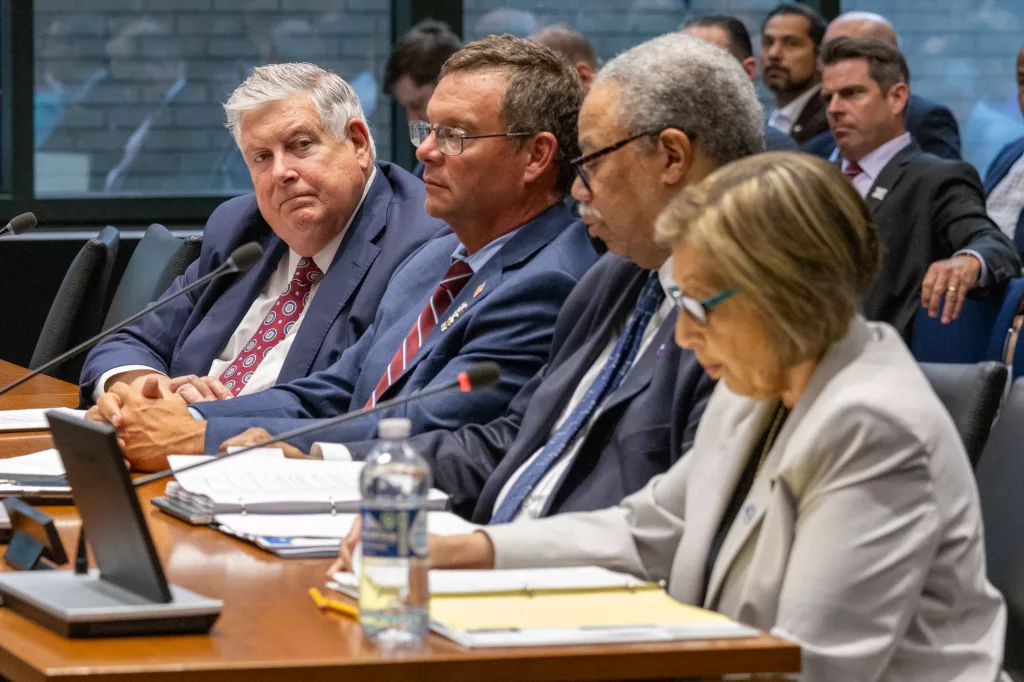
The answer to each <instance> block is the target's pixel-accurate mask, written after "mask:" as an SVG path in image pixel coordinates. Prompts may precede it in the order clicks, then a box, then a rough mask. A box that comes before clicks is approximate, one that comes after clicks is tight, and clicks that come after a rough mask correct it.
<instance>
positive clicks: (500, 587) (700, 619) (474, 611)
mask: <svg viewBox="0 0 1024 682" xmlns="http://www.w3.org/2000/svg"><path fill="white" fill-rule="evenodd" d="M334 579H335V583H334V584H331V585H330V586H332V587H333V586H337V587H338V588H340V589H341V590H342V591H343V592H346V593H348V594H350V595H357V594H358V578H357V577H356V576H354V575H353V574H351V573H337V574H335V576H334ZM429 581H430V594H431V598H430V619H431V628H432V629H433V630H434V631H435V632H437V633H439V634H442V635H444V636H445V637H448V638H449V639H452V640H454V641H455V642H457V643H459V644H461V645H463V646H467V647H499V646H543V645H554V644H597V643H607V642H646V641H663V640H672V639H710V638H721V637H749V636H752V635H755V634H756V631H755V630H753V629H752V628H748V627H746V626H744V625H740V624H739V623H736V622H734V621H732V620H730V619H729V618H728V617H726V616H723V615H721V614H718V613H714V612H712V611H706V610H704V609H701V608H698V607H695V606H689V605H686V604H681V603H679V602H677V601H675V600H674V599H672V598H671V597H670V596H668V594H666V593H665V591H664V590H663V589H662V588H661V586H660V585H657V584H654V583H646V582H643V581H641V580H638V579H636V578H634V577H632V576H628V575H624V574H621V573H614V572H612V571H608V570H605V569H603V568H599V567H596V566H584V567H576V568H548V569H521V570H505V571H440V570H434V571H431V572H430V576H429Z"/></svg>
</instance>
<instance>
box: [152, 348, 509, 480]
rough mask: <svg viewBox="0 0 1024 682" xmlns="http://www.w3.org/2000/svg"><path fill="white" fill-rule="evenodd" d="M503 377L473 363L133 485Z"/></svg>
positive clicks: (494, 367) (492, 368)
mask: <svg viewBox="0 0 1024 682" xmlns="http://www.w3.org/2000/svg"><path fill="white" fill-rule="evenodd" d="M500 378H501V369H500V368H499V367H498V363H496V362H478V363H477V364H475V365H472V366H470V367H469V368H468V369H467V370H466V371H464V372H459V376H458V378H456V379H455V380H454V381H449V382H448V383H445V384H441V385H440V386H435V387H434V388H428V389H426V390H423V391H419V392H417V393H411V394H409V395H403V396H398V397H397V398H391V399H390V400H382V401H380V402H379V403H377V404H376V405H374V406H373V407H364V408H363V409H361V410H356V411H355V412H346V413H345V414H339V415H337V416H335V417H331V418H329V419H317V420H315V421H313V422H312V423H311V424H307V425H305V426H300V427H299V428H297V429H292V430H291V431H286V432H285V433H282V434H281V435H279V436H274V437H273V438H269V439H267V440H265V441H263V442H261V443H256V444H255V445H247V446H246V447H244V448H241V449H240V450H235V451H234V452H228V453H224V454H222V455H216V456H215V457H214V458H213V459H208V460H205V461H203V462H196V463H195V464H189V465H188V466H184V467H182V468H180V469H178V470H177V471H175V470H174V469H170V468H168V469H164V470H163V471H158V472H156V473H153V474H147V475H146V476H140V477H139V478H136V479H135V481H134V485H135V487H136V488H138V487H139V486H143V485H146V484H147V483H152V482H153V481H159V480H160V479H162V478H167V477H168V476H173V475H175V474H180V473H182V472H183V471H189V470H191V469H198V468H199V467H202V466H206V465H207V464H212V463H213V462H219V461H221V460H224V459H227V458H228V457H234V456H235V455H241V454H244V453H246V452H249V451H251V450H256V449H258V448H265V447H267V446H268V445H271V444H272V443H278V442H281V441H286V440H289V439H291V438H296V437H298V436H304V435H306V434H307V433H312V432H313V431H319V430H320V429H324V428H327V427H328V426H334V425H335V424H341V423H342V422H347V421H349V420H350V419H357V418H359V417H363V416H365V415H368V414H373V413H374V412H380V411H381V410H386V409H388V408H389V407H395V406H396V405H404V404H405V403H408V402H412V401H414V400H419V399H420V398H426V397H427V396H432V395H437V394H438V393H444V392H446V391H454V390H455V389H459V390H460V391H462V392H463V393H468V392H470V391H475V390H477V389H479V388H486V387H488V386H493V385H494V384H496V383H498V380H499V379H500Z"/></svg>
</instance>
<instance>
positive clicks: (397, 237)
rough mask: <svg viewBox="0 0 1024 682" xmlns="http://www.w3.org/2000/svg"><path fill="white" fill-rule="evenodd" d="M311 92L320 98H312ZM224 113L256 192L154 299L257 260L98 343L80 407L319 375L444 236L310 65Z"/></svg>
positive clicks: (224, 210) (259, 78) (420, 195)
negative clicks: (111, 395)
mask: <svg viewBox="0 0 1024 682" xmlns="http://www.w3.org/2000/svg"><path fill="white" fill-rule="evenodd" d="M317 90H319V91H321V92H328V93H332V94H330V95H320V96H319V99H314V96H313V93H314V91H317ZM268 93H269V95H268ZM225 108H226V110H227V113H228V120H229V122H230V123H231V124H232V132H233V134H234V136H235V139H236V142H237V143H238V146H239V148H240V149H241V150H242V155H243V157H244V158H245V162H246V164H247V165H248V166H249V171H250V175H251V177H252V181H253V186H254V187H255V188H256V191H255V193H253V194H247V195H244V196H241V197H236V198H234V199H230V200H228V201H227V202H225V203H224V204H222V205H221V206H219V207H218V208H217V210H216V211H214V212H213V214H212V215H211V216H210V219H209V221H208V222H207V224H206V229H205V231H204V238H203V248H202V251H201V253H200V256H199V259H198V260H197V261H195V262H194V263H192V265H191V266H189V268H188V270H186V272H185V274H184V275H182V276H181V277H180V278H178V280H177V281H175V282H174V283H173V284H172V285H171V287H170V288H169V289H168V290H167V293H166V294H165V295H167V294H172V293H174V292H175V291H179V290H180V289H182V288H183V287H185V286H187V285H189V284H191V283H192V282H194V281H196V280H197V279H198V278H200V277H202V276H204V275H206V274H208V273H210V272H212V271H213V270H214V269H216V268H217V267H218V266H220V265H221V264H222V263H223V262H224V260H225V259H226V258H227V257H228V255H229V254H230V253H231V251H232V250H234V249H235V248H237V247H238V246H240V245H242V244H244V243H247V242H249V241H257V242H259V243H260V244H261V246H262V247H263V257H262V258H261V259H260V261H259V262H258V263H256V265H255V266H253V268H252V269H250V270H249V271H248V272H247V273H244V274H239V275H228V276H225V277H221V278H219V279H216V280H214V281H212V282H210V283H209V284H207V285H206V286H205V287H203V288H200V289H198V290H196V291H193V292H192V293H191V294H188V295H185V296H182V297H180V298H178V299H177V300H176V301H175V302H174V303H171V304H170V305H168V306H165V307H164V308H162V309H160V310H158V311H155V312H153V313H151V314H150V315H148V316H146V317H144V318H143V319H141V320H140V321H139V322H137V323H135V324H133V325H131V326H129V327H127V328H126V329H123V330H121V331H119V332H117V333H116V334H113V335H112V336H110V337H109V338H108V339H106V340H105V341H104V342H103V343H101V344H99V345H98V346H96V347H95V348H94V349H93V350H92V351H91V352H90V353H89V356H88V358H87V359H86V362H85V366H84V367H83V370H82V376H81V380H80V384H81V389H80V390H81V400H82V403H83V404H89V403H92V402H94V401H95V400H98V399H99V397H100V396H101V395H102V394H103V393H104V391H106V390H107V389H109V388H110V387H111V386H113V385H114V384H115V383H117V382H124V383H128V384H133V385H135V387H136V388H139V387H141V385H142V383H143V382H144V381H145V378H146V377H147V376H153V375H155V376H159V377H160V383H161V385H162V388H163V390H165V391H167V392H173V391H177V390H180V391H181V392H182V394H183V396H184V397H185V398H186V399H188V400H190V401H191V400H195V399H199V398H201V397H202V396H209V395H214V394H215V395H218V396H220V397H226V396H228V395H239V394H241V393H251V392H255V391H259V390H262V389H264V388H268V387H270V386H273V385H274V384H276V383H284V382H288V381H291V380H293V379H298V378H301V377H304V376H306V375H308V374H310V373H312V372H316V371H319V370H322V369H325V368H326V367H329V366H330V365H331V364H332V363H334V362H335V361H336V360H337V359H338V357H339V356H340V355H341V353H342V351H344V350H345V349H346V348H348V347H349V346H351V345H352V344H354V343H355V342H356V341H357V340H358V339H359V337H360V336H362V334H363V332H365V331H366V329H367V328H368V327H369V326H370V324H371V323H372V322H373V318H374V315H375V314H376V312H377V305H378V304H379V303H380V299H381V296H383V294H384V289H385V288H386V286H387V283H388V280H389V279H390V278H391V275H392V273H393V272H394V270H395V268H396V267H397V266H398V264H399V263H401V262H402V261H403V260H405V258H406V257H407V256H408V255H409V254H410V253H412V252H413V251H414V250H415V249H416V248H418V247H419V246H420V245H422V244H423V243H424V242H426V241H427V240H428V239H429V238H431V237H432V236H434V235H435V234H437V233H438V232H440V231H443V230H444V229H445V228H444V223H443V222H441V221H439V220H437V219H435V218H431V217H430V216H428V215H427V213H426V211H425V210H424V207H423V202H424V190H423V185H422V184H421V183H420V182H419V181H418V180H416V179H415V178H414V177H412V176H411V175H410V174H408V173H406V172H405V171H403V170H402V169H400V168H398V167H397V166H393V165H391V164H389V163H386V162H378V161H376V160H375V155H376V154H375V151H374V145H373V140H372V138H371V137H370V132H369V129H368V127H367V123H366V121H365V119H364V116H363V112H362V108H361V107H360V105H359V100H358V98H357V97H356V95H355V92H353V91H352V89H351V88H350V87H349V86H348V84H347V83H345V81H343V80H342V79H341V78H339V77H338V76H336V75H334V74H332V73H329V72H327V71H324V70H322V69H320V68H318V67H314V66H311V65H302V64H278V65H273V66H265V67H260V68H258V69H256V70H255V71H254V73H253V75H252V76H250V77H249V78H248V79H247V80H246V81H245V82H244V83H243V84H242V85H241V86H239V88H238V89H237V90H236V91H235V93H234V94H233V95H232V97H231V99H229V100H228V103H227V104H226V105H225ZM324 115H327V116H329V117H330V118H328V119H327V121H329V122H327V121H325V119H324V118H323V116H324ZM299 280H301V281H299ZM292 284H294V285H295V286H296V287H298V286H302V287H305V294H304V296H303V297H299V298H296V297H295V296H292V297H291V298H289V294H287V293H286V294H282V293H281V292H282V291H284V290H286V289H288V288H289V287H290V286H292ZM293 293H294V292H293ZM271 316H273V319H271ZM268 320H269V322H268ZM266 336H270V340H269V341H268V340H265V338H264V337H266ZM257 337H259V338H257ZM250 343H251V344H252V347H251V348H250ZM271 350H273V351H274V352H273V353H271ZM257 351H259V352H258V354H256V352H257ZM254 354H256V355H254ZM250 356H252V360H249V358H250ZM200 377H202V378H200ZM175 379H177V380H175Z"/></svg>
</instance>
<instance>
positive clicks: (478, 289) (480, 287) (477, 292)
mask: <svg viewBox="0 0 1024 682" xmlns="http://www.w3.org/2000/svg"><path fill="white" fill-rule="evenodd" d="M485 286H487V280H486V279H485V280H484V281H483V283H481V284H480V286H478V287H477V288H476V291H474V292H473V298H476V297H477V296H479V295H480V292H482V291H483V290H484V287H485Z"/></svg>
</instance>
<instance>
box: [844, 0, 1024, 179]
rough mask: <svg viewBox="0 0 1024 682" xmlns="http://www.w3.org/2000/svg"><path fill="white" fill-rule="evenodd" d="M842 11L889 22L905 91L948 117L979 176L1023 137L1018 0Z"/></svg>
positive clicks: (849, 0)
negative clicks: (903, 61) (902, 60)
mask: <svg viewBox="0 0 1024 682" xmlns="http://www.w3.org/2000/svg"><path fill="white" fill-rule="evenodd" d="M842 10H843V11H844V12H847V11H851V10H863V11H867V12H877V13H878V14H882V15H884V16H886V17H888V18H889V20H891V21H892V22H893V25H894V26H895V27H896V30H897V32H898V33H899V35H900V41H901V48H902V50H903V53H904V54H905V55H906V57H907V64H908V65H909V66H910V90H911V92H913V93H914V94H917V95H920V96H922V97H927V98H928V99H930V100H932V101H934V102H938V103H940V104H943V105H945V106H947V107H949V109H950V110H952V112H953V114H954V115H955V116H956V118H957V121H958V122H959V124H960V139H961V142H962V151H963V156H964V159H965V160H967V161H969V162H970V163H972V164H974V166H975V168H977V169H978V172H979V173H981V174H982V175H984V173H985V170H986V169H987V168H988V165H989V163H990V162H991V161H992V158H993V157H994V156H995V155H996V153H997V152H998V151H999V149H1000V148H1001V147H1002V146H1003V145H1005V144H1006V143H1007V142H1010V141H1011V140H1014V139H1016V138H1018V137H1020V136H1021V135H1024V120H1022V119H1021V113H1020V108H1019V106H1018V104H1017V82H1016V59H1017V51H1018V50H1019V49H1020V47H1021V43H1022V42H1024V0H984V1H978V0H928V1H927V2H912V3H902V2H898V3H894V2H892V0H843V2H842Z"/></svg>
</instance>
